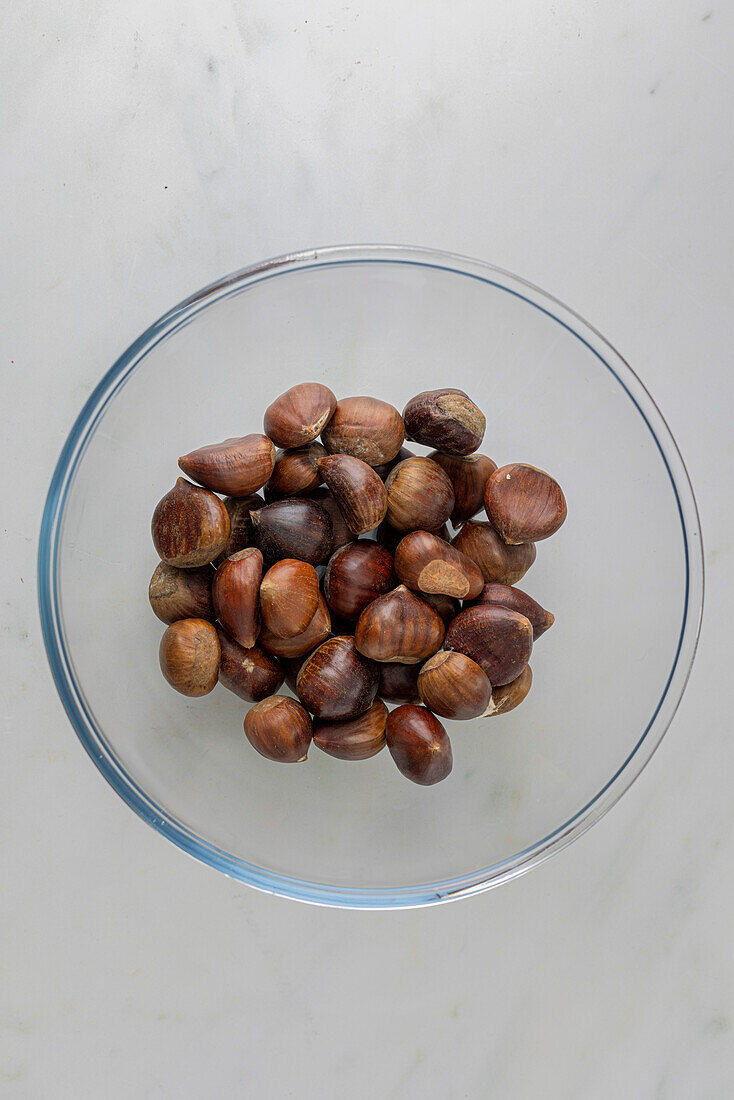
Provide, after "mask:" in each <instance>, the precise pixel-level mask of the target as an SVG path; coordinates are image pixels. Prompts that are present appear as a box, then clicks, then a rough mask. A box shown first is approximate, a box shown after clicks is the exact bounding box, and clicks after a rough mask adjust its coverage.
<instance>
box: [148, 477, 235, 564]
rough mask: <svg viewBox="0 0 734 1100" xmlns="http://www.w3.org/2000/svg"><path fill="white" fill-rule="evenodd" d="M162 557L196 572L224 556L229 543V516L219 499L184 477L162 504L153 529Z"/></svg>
mask: <svg viewBox="0 0 734 1100" xmlns="http://www.w3.org/2000/svg"><path fill="white" fill-rule="evenodd" d="M150 529H151V534H152V536H153V543H154V545H155V548H156V551H157V553H158V557H159V558H162V560H163V561H164V562H165V563H166V565H175V566H176V567H177V568H179V569H192V568H196V567H198V566H201V565H207V564H208V563H209V562H211V561H214V559H215V558H216V557H217V555H218V554H221V552H222V550H224V547H225V546H226V545H227V540H228V539H229V514H228V512H227V509H226V508H225V507H224V505H223V504H222V502H221V500H220V499H219V497H218V496H215V495H214V493H210V492H209V490H208V489H202V488H200V487H199V486H198V485H192V484H191V482H190V481H186V479H185V478H183V477H180V478H179V479H178V481H177V482H176V484H175V485H174V487H173V488H172V489H171V490H170V491H169V492H168V493H166V495H165V496H164V497H163V498H162V499H161V500H159V501H158V504H157V505H156V507H155V511H154V512H153V519H152V522H151V525H150Z"/></svg>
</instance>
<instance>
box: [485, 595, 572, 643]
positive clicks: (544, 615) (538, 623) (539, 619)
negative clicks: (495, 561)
mask: <svg viewBox="0 0 734 1100" xmlns="http://www.w3.org/2000/svg"><path fill="white" fill-rule="evenodd" d="M482 604H502V606H503V607H511V608H512V610H513V611H519V612H520V614H521V615H524V616H525V618H526V619H529V620H530V625H531V626H532V628H533V641H534V642H537V640H538V638H539V637H540V636H541V634H545V632H546V630H550V628H551V627H552V626H553V623H554V622H555V621H556V620H555V616H554V615H552V614H551V612H550V611H546V610H545V608H544V607H541V606H540V604H539V603H538V602H537V601H536V600H534V599H533V597H532V596H528V594H527V592H522V591H521V590H520V589H519V588H513V587H512V586H511V585H509V584H485V586H484V588H483V589H482V591H481V592H480V593H479V595H478V596H477V598H476V599H475V600H472V603H471V606H472V607H479V606H481V605H482Z"/></svg>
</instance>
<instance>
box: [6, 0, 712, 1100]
mask: <svg viewBox="0 0 734 1100" xmlns="http://www.w3.org/2000/svg"><path fill="white" fill-rule="evenodd" d="M0 21H1V23H2V36H1V37H0V42H2V47H1V48H2V53H3V59H4V64H3V66H2V70H1V72H2V77H1V79H2V83H3V91H2V102H3V106H4V110H3V123H2V142H3V146H2V147H3V173H2V177H3V178H2V184H1V185H0V186H1V187H2V194H3V198H2V210H3V215H4V219H3V220H4V222H5V231H4V243H5V246H6V248H5V253H6V257H5V263H4V265H3V271H2V275H1V276H0V278H2V302H3V307H2V312H3V329H4V338H3V341H2V379H3V400H2V406H1V412H0V417H1V418H2V437H3V443H4V454H5V469H4V477H3V485H4V493H3V519H2V524H0V538H1V540H2V541H1V543H0V546H1V553H2V561H3V569H2V574H1V578H2V579H1V580H0V583H1V584H2V601H3V615H2V621H1V625H2V631H1V635H0V636H1V638H2V641H1V642H0V659H1V660H2V669H3V675H2V708H3V726H2V730H3V733H2V768H1V769H0V789H1V791H2V796H1V798H0V866H1V868H2V883H3V888H2V891H0V914H1V916H0V928H1V932H2V934H1V935H0V975H1V976H0V1095H2V1096H3V1097H4V1096H8V1097H9V1098H21V1097H22V1098H24V1100H25V1098H29V1100H38V1098H43V1100H45V1098H53V1100H67V1098H69V1100H71V1098H74V1100H77V1098H80V1097H100V1096H104V1097H105V1098H107V1100H118V1098H120V1100H122V1098H125V1100H127V1098H130V1097H135V1098H145V1100H148V1098H150V1100H153V1098H158V1097H161V1098H174V1100H189V1098H192V1100H194V1098H195V1100H198V1098H200V1097H240V1096H242V1097H244V1096H247V1097H258V1098H259V1097H267V1098H270V1097H298V1098H299V1100H301V1098H310V1097H314V1098H316V1097H334V1098H341V1097H345V1096H349V1097H350V1098H355V1100H359V1098H361V1097H365V1098H367V1097H374V1096H379V1097H395V1098H400V1100H402V1098H404V1097H408V1098H410V1097H418V1096H420V1097H470V1098H472V1100H474V1098H482V1100H484V1098H487V1097H492V1098H500V1100H505V1098H510V1100H514V1098H523V1100H524V1098H525V1097H536V1096H542V1097H544V1100H590V1098H591V1100H617V1098H619V1097H634V1098H641V1100H653V1098H654V1100H693V1098H695V1100H723V1098H728V1097H730V1096H731V1095H733V1094H734V950H733V948H732V934H731V910H732V904H733V903H734V882H733V881H732V874H731V869H732V865H733V864H734V799H733V798H732V774H733V772H734V738H732V734H731V724H732V718H731V715H732V711H733V703H734V699H733V698H732V683H733V682H734V677H732V674H731V670H730V668H729V660H728V651H729V646H730V644H731V643H730V637H731V626H730V624H731V621H732V617H733V616H734V608H733V607H732V590H733V589H732V581H731V576H732V569H733V567H734V561H733V557H734V553H733V549H732V546H733V543H732V540H733V538H734V520H733V519H732V508H731V486H732V473H733V471H732V432H731V420H732V405H733V402H732V396H733V394H732V381H731V379H732V373H731V360H732V353H731V342H732V335H733V333H732V313H731V301H732V290H733V289H734V287H733V285H732V284H733V280H732V236H733V230H734V214H733V213H732V204H731V190H732V169H733V168H734V155H733V154H734V150H733V147H732V135H731V114H730V105H731V100H732V96H733V95H734V77H733V76H732V70H731V64H730V57H731V52H732V48H733V47H734V12H733V11H732V9H731V6H730V5H724V4H717V2H716V0H700V2H695V0H669V2H668V3H667V4H665V5H659V4H657V5H654V4H648V5H640V4H632V3H626V2H625V3H622V4H607V5H604V4H600V3H597V2H593V3H589V2H588V0H587V2H583V3H582V2H579V0H569V2H566V3H558V2H556V3H550V2H547V0H544V2H540V0H497V2H495V3H493V4H485V3H480V2H478V0H459V2H458V3H455V4H453V5H450V6H447V5H445V4H442V3H440V2H438V0H426V2H425V3H423V4H422V5H418V6H416V5H415V4H413V5H408V4H400V3H398V4H396V3H394V2H393V3H387V2H385V0H373V2H372V3H370V4H367V5H360V4H358V3H357V4H356V5H355V4H354V3H353V2H352V3H350V4H344V3H342V2H341V0H340V2H339V3H327V2H325V0H318V2H315V3H307V4H303V3H296V2H294V0H287V2H284V3H281V4H278V5H273V4H271V3H266V2H265V0H252V2H250V3H248V4H245V3H244V2H242V0H210V2H209V3H207V4H201V3H199V4H193V3H187V2H184V3H180V2H179V3H174V2H173V0H158V3H156V4H150V3H148V2H143V0H127V2H126V3H125V4H123V5H120V4H113V3H111V2H109V0H101V2H98V3H96V4H88V3H82V2H81V0H66V2H65V3H64V4H63V5H59V4H58V3H51V2H50V0H33V2H30V3H23V4H6V5H4V7H3V11H2V13H1V14H0ZM362 240H382V241H398V242H406V243H415V244H427V245H432V246H435V247H439V248H448V249H452V250H455V251H459V252H466V253H468V254H471V255H475V256H478V257H482V258H485V259H489V260H491V261H493V262H495V263H498V264H500V265H502V266H505V267H507V268H510V269H511V270H514V271H517V272H518V273H520V274H523V275H525V276H526V277H528V278H530V279H532V280H534V281H536V282H537V283H539V284H540V285H541V286H543V287H545V288H546V289H548V290H550V291H551V292H553V293H555V294H557V295H558V296H559V297H560V298H562V299H563V300H565V301H567V302H568V303H570V304H571V305H572V306H574V307H575V308H576V309H578V310H579V311H580V312H581V313H582V314H584V315H585V316H587V317H589V318H590V319H591V320H592V321H593V322H594V323H595V324H596V325H597V326H598V327H599V328H601V330H602V331H603V332H605V333H606V334H607V335H608V336H609V337H610V338H611V339H612V340H613V342H614V343H615V344H616V345H617V347H619V348H620V349H621V351H622V352H623V354H625V355H626V356H627V357H628V358H629V360H630V361H631V363H632V364H633V366H635V367H636V369H637V370H638V372H639V373H640V375H641V376H642V378H643V380H644V381H645V382H646V384H647V385H648V386H649V388H650V389H651V390H652V392H653V394H654V395H655V397H656V398H657V399H658V401H659V403H660V405H661V407H662V409H663V412H664V413H665V415H666V416H667V417H668V419H669V422H670V424H671V427H672V429H673V431H674V433H675V434H676V436H677V438H678V440H679V443H680V445H681V448H682V450H683V453H684V456H685V458H686V460H687V462H688V464H689V469H690V471H691V475H692V478H693V480H694V485H695V488H696V491H697V494H698V498H699V503H700V506H701V510H702V519H703V531H704V538H705V543H706V547H707V565H708V603H707V612H706V616H705V622H704V633H703V639H702V644H701V647H700V651H699V657H698V661H697V665H696V668H695V670H694V675H693V678H692V681H691V684H690V687H689V690H688V692H687V694H686V697H685V699H684V702H683V704H682V706H681V708H680V711H679V713H678V716H677V719H676V720H675V722H674V724H673V726H672V728H671V730H670V731H669V733H668V735H667V736H666V738H665V740H664V742H663V745H662V747H661V748H660V750H659V751H658V753H657V755H656V756H655V758H654V760H653V761H652V763H651V765H650V766H649V768H648V769H647V771H646V772H645V773H644V774H643V776H642V777H641V779H640V780H639V781H638V782H637V783H636V784H635V786H634V787H633V788H632V790H631V791H630V792H628V794H627V795H626V796H625V797H624V798H623V800H622V801H621V803H620V804H619V805H618V806H617V807H616V808H615V809H614V810H613V811H612V813H611V814H610V815H609V816H608V817H607V818H605V819H604V820H603V822H601V823H600V824H599V825H598V826H596V827H595V828H594V829H593V830H592V831H591V832H590V833H589V834H587V835H586V836H585V837H583V838H582V839H581V840H580V841H579V842H578V843H577V844H575V845H574V846H572V848H570V849H569V850H567V851H566V852H565V853H563V854H561V855H560V856H559V857H557V858H555V859H553V860H552V861H550V862H549V863H547V864H545V865H544V866H543V867H541V868H540V869H538V870H536V871H535V872H533V873H532V874H530V875H528V876H526V877H524V878H523V879H521V880H519V881H517V882H515V883H513V884H511V885H509V886H507V887H504V888H502V889H500V890H495V891H492V892H490V893H488V894H485V895H482V896H480V897H478V898H475V899H473V900H469V901H466V902H461V903H458V904H454V905H450V906H443V907H439V908H436V909H432V910H427V911H419V912H402V913H394V914H389V913H388V914H361V913H349V912H338V911H326V910H320V909H316V908H310V907H306V906H300V905H297V904H295V903H291V902H286V901H283V900H280V899H277V898H271V897H267V896H262V895H259V894H257V893H255V892H254V891H251V890H249V889H246V888H244V887H242V886H239V885H237V884H234V883H232V882H230V881H228V880H227V879H225V878H224V877H221V876H219V875H218V874H216V873H214V872H213V871H210V870H207V869H206V868H204V867H202V866H199V865H198V864H196V863H194V862H193V861H191V860H189V859H187V858H185V857H184V856H183V855H182V854H181V853H179V852H178V851H176V850H175V849H173V848H172V847H171V846H169V845H168V844H167V843H166V842H165V841H164V840H163V839H162V838H160V837H159V836H158V835H157V834H156V833H154V832H153V831H152V830H150V829H149V828H147V827H146V826H144V825H143V824H142V823H141V822H140V821H138V820H137V818H135V817H134V816H133V814H132V813H131V812H130V811H129V810H128V809H127V808H126V807H125V806H124V805H123V804H122V802H121V801H119V800H118V799H117V798H116V797H115V795H114V794H113V793H112V791H111V790H110V789H109V788H108V787H107V786H106V785H105V783H104V782H103V781H102V780H101V778H100V777H99V775H98V774H97V772H96V771H95V769H94V768H93V766H92V765H91V763H90V762H89V761H88V759H87V758H86V756H85V754H84V753H83V751H82V749H81V747H80V746H79V744H78V743H77V742H76V739H75V736H74V735H73V733H72V730H71V728H70V726H69V725H68V723H67V721H66V719H65V717H64V715H63V713H62V710H61V707H60V704H59V702H58V700H57V698H56V694H55V691H54V689H53V686H52V683H51V678H50V675H49V672H48V669H47V666H46V660H45V656H44V651H43V646H42V642H41V639H40V630H39V624H38V617H37V611H36V599H35V586H34V581H35V553H36V538H37V533H38V525H39V519H40V513H41V508H42V504H43V498H44V494H45V490H46V486H47V483H48V480H49V478H50V475H51V471H52V469H53V465H54V463H55V460H56V457H57V454H58V452H59V449H60V447H61V445H62V443H63V440H64V438H65V435H66V432H67V430H68V428H69V426H70V424H71V422H72V419H73V417H74V416H75V415H76V413H77V412H78V410H79V408H80V406H81V404H82V403H83V401H84V399H85V398H86V396H87V395H88V393H89V391H90V389H91V387H92V386H93V384H94V383H95V382H96V380H97V379H98V377H99V376H100V374H101V373H102V371H103V370H104V369H105V368H106V367H107V366H108V364H109V363H110V362H111V361H112V359H113V358H114V357H115V356H116V355H117V354H118V353H119V352H120V351H121V350H122V349H123V348H124V347H125V346H126V345H127V344H128V343H129V341H130V340H131V339H132V338H134V337H135V336H136V335H137V334H138V333H139V332H140V331H141V330H142V329H143V328H144V327H145V326H146V325H147V324H148V323H149V322H150V321H151V320H152V319H153V318H155V317H156V316H157V315H159V314H160V313H161V312H163V311H164V310H165V309H166V308H167V307H168V306H170V305H171V304H173V303H174V302H176V301H178V300H179V299H180V298H182V297H183V296H184V295H186V294H187V293H189V292H190V291H193V290H195V289H196V288H198V287H199V286H201V285H203V284H204V283H206V282H207V281H209V280H211V279H213V278H215V277H216V276H218V275H220V274H222V273H224V272H226V271H229V270H232V269H234V268H237V267H239V266H242V265H243V264H245V263H248V262H250V261H254V260H257V259H260V258H263V257H265V256H270V255H273V254H277V253H280V252H283V251H290V250H293V249H296V248H299V247H307V246H312V245H315V244H327V243H336V242H347V241H362Z"/></svg>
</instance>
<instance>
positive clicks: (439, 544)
mask: <svg viewBox="0 0 734 1100" xmlns="http://www.w3.org/2000/svg"><path fill="white" fill-rule="evenodd" d="M395 572H396V573H397V575H398V577H399V578H400V580H401V581H402V582H403V584H404V585H407V587H408V588H413V589H417V590H418V591H419V592H429V593H440V594H443V595H445V596H454V597H456V598H457V599H464V598H469V599H473V598H474V597H475V596H478V595H479V593H480V592H481V590H482V584H483V579H482V574H481V573H480V571H479V566H478V565H476V563H475V562H473V561H472V560H471V558H468V557H466V555H465V554H462V553H461V551H459V550H456V549H455V548H454V547H453V546H452V545H451V544H450V543H448V542H444V540H443V539H440V538H438V537H437V536H436V535H431V534H430V533H429V532H428V531H411V533H410V534H408V535H406V536H405V538H404V539H402V540H401V541H400V543H398V547H397V549H396V551H395Z"/></svg>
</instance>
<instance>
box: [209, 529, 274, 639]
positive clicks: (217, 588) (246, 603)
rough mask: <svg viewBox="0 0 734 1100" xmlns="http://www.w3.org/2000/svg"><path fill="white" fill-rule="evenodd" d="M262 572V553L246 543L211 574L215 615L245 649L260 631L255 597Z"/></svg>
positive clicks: (258, 593) (258, 611)
mask: <svg viewBox="0 0 734 1100" xmlns="http://www.w3.org/2000/svg"><path fill="white" fill-rule="evenodd" d="M262 572H263V559H262V554H261V553H260V551H259V550H256V549H255V548H254V547H252V546H250V547H248V548H247V550H240V552H239V553H238V554H233V555H232V557H231V558H227V560H226V561H224V562H222V564H221V565H220V566H219V569H217V571H216V573H215V574H214V583H213V584H212V600H213V602H214V610H215V611H216V613H217V618H218V619H219V621H220V623H221V624H222V626H223V627H224V629H225V630H226V631H227V633H228V634H231V635H232V637H233V638H234V640H235V641H236V642H239V644H240V645H241V646H244V647H245V649H249V648H250V646H253V645H254V644H255V641H256V639H257V636H258V634H259V633H260V609H259V602H258V600H259V595H260V578H261V577H262Z"/></svg>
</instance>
